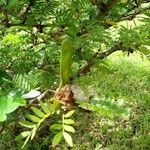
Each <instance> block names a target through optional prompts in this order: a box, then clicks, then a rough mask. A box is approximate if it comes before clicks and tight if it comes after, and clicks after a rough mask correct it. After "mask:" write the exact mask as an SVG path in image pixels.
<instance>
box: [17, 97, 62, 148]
mask: <svg viewBox="0 0 150 150" xmlns="http://www.w3.org/2000/svg"><path fill="white" fill-rule="evenodd" d="M59 108H60V104H59V101H58V100H56V99H53V100H49V101H47V102H45V103H43V102H41V103H40V108H36V107H32V108H31V109H32V111H33V112H34V114H27V115H26V119H25V120H22V121H20V122H19V124H20V125H21V126H24V127H27V128H29V129H30V130H28V131H24V132H22V133H21V134H20V135H19V136H18V137H17V138H16V140H21V139H23V138H26V140H25V142H24V144H23V146H22V148H23V147H24V146H25V145H26V144H27V142H28V140H29V139H30V140H32V139H33V138H34V136H35V134H36V132H37V130H38V128H39V127H40V125H41V124H42V123H43V122H44V121H45V120H46V119H47V118H49V117H50V116H52V115H53V114H54V113H55V112H57V111H58V110H59Z"/></svg>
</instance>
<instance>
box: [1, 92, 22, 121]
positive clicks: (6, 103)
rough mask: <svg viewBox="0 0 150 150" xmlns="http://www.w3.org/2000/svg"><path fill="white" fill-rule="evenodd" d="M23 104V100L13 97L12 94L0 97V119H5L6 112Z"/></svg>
mask: <svg viewBox="0 0 150 150" xmlns="http://www.w3.org/2000/svg"><path fill="white" fill-rule="evenodd" d="M23 105H25V100H22V99H21V98H19V99H18V98H14V97H13V96H10V95H9V96H6V97H2V98H1V99H0V121H5V120H6V119H7V116H6V115H7V114H9V113H11V112H13V111H15V110H16V109H17V108H18V107H19V106H23Z"/></svg>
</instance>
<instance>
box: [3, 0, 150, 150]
mask: <svg viewBox="0 0 150 150" xmlns="http://www.w3.org/2000/svg"><path fill="white" fill-rule="evenodd" d="M149 8H150V3H149V1H148V0H111V1H110V0H78V1H76V0H59V1H58V0H24V1H19V0H1V1H0V58H1V59H0V108H1V106H3V105H1V103H2V104H3V102H2V101H4V99H7V98H6V97H9V95H13V96H14V95H15V97H16V100H14V103H15V107H14V108H12V109H11V110H9V111H7V113H10V112H12V111H14V110H15V109H17V108H18V107H19V106H20V105H25V103H24V102H23V101H22V99H21V98H20V96H21V95H22V94H25V93H27V92H29V91H31V90H34V89H38V90H39V91H40V92H42V93H43V92H45V91H46V90H47V89H51V90H55V89H56V88H57V87H58V85H59V61H60V60H59V55H60V45H61V41H62V40H63V39H64V38H70V39H71V40H72V42H73V44H74V50H75V52H74V53H75V54H74V62H73V65H72V74H71V78H70V80H71V82H72V84H73V85H75V87H74V89H75V91H74V92H75V93H78V94H76V95H75V96H76V99H77V100H78V101H79V103H80V105H82V106H84V107H85V108H87V107H90V108H89V109H92V110H93V111H95V112H100V116H97V114H96V113H94V114H93V113H89V112H88V113H84V112H82V111H80V110H78V111H77V112H76V113H75V115H74V120H75V124H74V127H75V129H76V133H75V134H74V135H73V138H74V139H79V140H75V141H74V143H75V147H74V148H72V149H77V150H80V149H81V150H84V149H85V150H86V149H93V150H94V149H95V150H97V149H110V150H111V149H112V150H114V149H124V150H125V149H133V150H134V149H139V150H142V149H143V150H146V149H148V148H149V145H150V143H149V141H150V140H149V139H150V128H149V121H150V118H149V103H150V102H149V99H150V94H149V93H150V62H149V59H150V48H149V46H150V34H149V32H150V31H149V26H150V20H149V17H150V12H149ZM18 97H19V98H20V100H19V99H18ZM50 97H51V95H49V96H48V98H50ZM10 99H11V98H10ZM91 99H92V100H91ZM8 100H9V99H7V101H8ZM85 101H88V104H89V106H88V104H87V103H86V104H84V102H85ZM9 102H12V101H11V100H10V101H9ZM26 103H27V104H26V106H24V107H19V108H18V109H17V110H16V111H15V112H13V113H11V114H9V115H7V120H6V122H3V123H1V127H0V133H1V134H0V145H1V147H0V148H2V149H12V150H13V149H19V148H20V147H21V145H22V144H23V143H22V142H20V143H18V142H16V141H15V140H14V139H15V137H16V136H17V135H18V134H19V133H20V132H22V131H24V130H25V129H24V128H22V127H21V126H20V125H19V124H18V122H19V121H20V120H21V119H22V118H24V114H25V113H27V112H30V110H31V109H30V108H28V107H27V106H28V105H29V103H30V100H26ZM7 105H9V103H8V104H7ZM11 106H12V105H11ZM92 106H93V107H92ZM97 106H98V108H100V109H98V110H97ZM116 108H118V109H116ZM120 108H121V110H120ZM1 110H2V109H1ZM1 110H0V118H2V117H1V116H2V115H1ZM122 111H123V112H122ZM121 117H122V118H123V119H122V118H121ZM112 118H113V119H112ZM59 119H60V118H59V116H54V118H52V119H49V120H47V121H46V122H45V124H44V125H42V126H41V127H40V129H39V132H38V133H37V134H36V136H35V138H34V139H33V141H29V143H28V144H27V145H26V147H25V149H48V148H51V141H52V137H53V136H54V133H53V132H51V131H49V124H50V123H55V122H56V120H59ZM87 119H88V120H89V121H88V123H86V122H87V121H86V120H87ZM79 137H80V138H79ZM6 141H9V142H10V143H9V144H8V143H6ZM37 141H38V142H37ZM34 143H36V144H34ZM16 147H17V148H16ZM57 148H58V149H68V146H67V145H66V144H64V143H60V145H59V146H58V147H57Z"/></svg>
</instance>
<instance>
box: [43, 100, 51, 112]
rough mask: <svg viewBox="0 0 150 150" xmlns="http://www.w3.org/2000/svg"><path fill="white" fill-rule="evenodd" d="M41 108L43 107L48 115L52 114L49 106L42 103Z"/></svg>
mask: <svg viewBox="0 0 150 150" xmlns="http://www.w3.org/2000/svg"><path fill="white" fill-rule="evenodd" d="M41 107H42V109H43V111H44V112H45V113H46V114H48V113H50V112H51V111H50V110H49V109H48V106H47V104H46V103H43V102H41Z"/></svg>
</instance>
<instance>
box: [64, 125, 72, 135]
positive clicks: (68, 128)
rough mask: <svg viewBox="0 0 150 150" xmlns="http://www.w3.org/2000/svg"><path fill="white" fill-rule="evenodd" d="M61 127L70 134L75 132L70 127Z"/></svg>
mask: <svg viewBox="0 0 150 150" xmlns="http://www.w3.org/2000/svg"><path fill="white" fill-rule="evenodd" d="M63 127H64V130H66V131H68V132H72V133H74V132H75V130H74V128H73V127H72V126H68V125H64V126H63Z"/></svg>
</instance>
